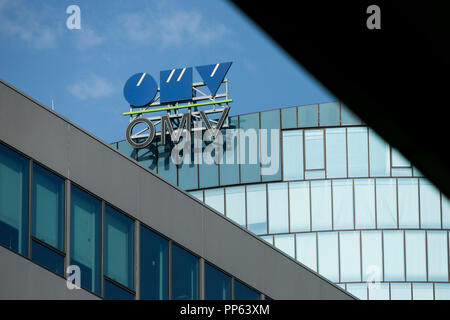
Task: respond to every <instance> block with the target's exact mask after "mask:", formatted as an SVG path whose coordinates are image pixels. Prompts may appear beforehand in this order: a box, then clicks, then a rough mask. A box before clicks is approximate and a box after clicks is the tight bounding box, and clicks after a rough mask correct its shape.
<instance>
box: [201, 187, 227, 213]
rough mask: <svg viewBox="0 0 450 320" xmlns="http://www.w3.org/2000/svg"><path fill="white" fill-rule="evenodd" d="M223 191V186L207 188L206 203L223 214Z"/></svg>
mask: <svg viewBox="0 0 450 320" xmlns="http://www.w3.org/2000/svg"><path fill="white" fill-rule="evenodd" d="M223 192H224V191H223V188H219V189H208V190H205V203H206V204H207V205H208V206H211V207H212V208H214V209H216V210H217V211H219V212H220V213H221V214H223V213H224V205H225V203H224V200H223V197H224V194H223Z"/></svg>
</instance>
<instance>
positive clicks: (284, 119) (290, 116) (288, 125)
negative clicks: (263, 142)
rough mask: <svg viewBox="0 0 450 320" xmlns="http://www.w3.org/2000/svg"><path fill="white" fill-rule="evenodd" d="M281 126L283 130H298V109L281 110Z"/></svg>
mask: <svg viewBox="0 0 450 320" xmlns="http://www.w3.org/2000/svg"><path fill="white" fill-rule="evenodd" d="M281 126H282V128H283V129H293V128H297V107H292V108H284V109H281Z"/></svg>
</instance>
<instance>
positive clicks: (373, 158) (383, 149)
mask: <svg viewBox="0 0 450 320" xmlns="http://www.w3.org/2000/svg"><path fill="white" fill-rule="evenodd" d="M369 155H370V176H371V177H386V176H389V175H390V168H391V166H390V160H389V159H390V152H389V145H388V144H387V143H386V142H385V141H384V140H383V139H382V138H381V137H380V136H379V135H378V134H376V133H375V131H373V130H372V129H369Z"/></svg>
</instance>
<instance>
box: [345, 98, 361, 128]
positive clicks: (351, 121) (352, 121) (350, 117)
mask: <svg viewBox="0 0 450 320" xmlns="http://www.w3.org/2000/svg"><path fill="white" fill-rule="evenodd" d="M341 123H342V125H343V126H345V125H358V124H361V119H359V118H358V117H357V116H356V114H354V113H353V112H352V111H351V110H350V109H349V108H348V107H347V106H346V105H344V104H343V103H341Z"/></svg>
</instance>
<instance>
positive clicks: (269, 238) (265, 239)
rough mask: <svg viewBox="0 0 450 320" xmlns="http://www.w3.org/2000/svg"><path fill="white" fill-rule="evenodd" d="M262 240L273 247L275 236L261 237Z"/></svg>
mask: <svg viewBox="0 0 450 320" xmlns="http://www.w3.org/2000/svg"><path fill="white" fill-rule="evenodd" d="M260 238H261V239H263V240H264V241H265V242H267V243H269V244H271V245H273V236H261V237H260Z"/></svg>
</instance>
